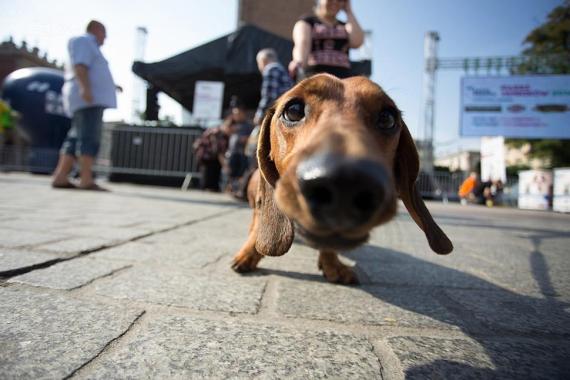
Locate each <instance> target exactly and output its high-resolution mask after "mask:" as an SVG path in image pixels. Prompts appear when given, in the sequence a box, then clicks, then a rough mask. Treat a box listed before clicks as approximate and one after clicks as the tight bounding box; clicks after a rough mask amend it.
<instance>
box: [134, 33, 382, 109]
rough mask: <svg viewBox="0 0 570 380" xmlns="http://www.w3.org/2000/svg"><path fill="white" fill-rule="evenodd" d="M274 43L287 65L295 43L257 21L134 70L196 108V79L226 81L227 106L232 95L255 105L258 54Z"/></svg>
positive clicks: (358, 68) (364, 67)
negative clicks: (258, 24) (259, 26)
mask: <svg viewBox="0 0 570 380" xmlns="http://www.w3.org/2000/svg"><path fill="white" fill-rule="evenodd" d="M268 47H271V48H273V49H275V51H276V52H277V54H278V55H279V60H280V61H281V63H282V64H283V65H284V66H285V67H287V65H288V64H289V62H290V61H291V50H292V48H293V43H292V42H291V41H290V40H288V39H285V38H283V37H280V36H278V35H276V34H273V33H270V32H267V31H265V30H263V29H260V28H258V27H256V26H253V25H244V26H242V27H241V28H239V29H238V30H236V31H235V32H233V33H231V34H228V35H225V36H223V37H220V38H218V39H215V40H213V41H210V42H208V43H206V44H204V45H201V46H198V47H196V48H194V49H191V50H188V51H186V52H184V53H181V54H178V55H175V56H173V57H171V58H168V59H165V60H163V61H160V62H155V63H143V62H135V63H134V64H133V72H134V73H135V74H137V75H138V76H140V77H141V78H143V79H145V80H146V81H147V82H149V84H150V85H152V86H153V87H155V88H156V89H157V90H159V91H162V92H164V93H166V94H167V95H169V96H170V97H172V98H173V99H175V100H176V101H178V102H179V103H180V104H181V105H182V106H184V108H186V109H188V110H190V111H192V105H193V102H194V86H195V83H196V81H199V80H205V81H222V82H224V85H225V88H224V109H225V108H226V107H227V106H228V104H229V101H230V98H231V96H232V95H237V96H238V97H239V98H240V100H241V101H242V102H243V103H244V104H245V105H246V107H247V108H250V109H255V108H256V107H257V103H258V102H259V98H260V88H261V75H260V73H259V70H258V68H257V63H256V61H255V56H256V55H257V52H258V51H259V50H261V49H264V48H268ZM370 68H371V63H370V61H362V62H353V71H355V72H358V73H361V74H363V75H370Z"/></svg>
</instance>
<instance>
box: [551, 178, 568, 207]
mask: <svg viewBox="0 0 570 380" xmlns="http://www.w3.org/2000/svg"><path fill="white" fill-rule="evenodd" d="M552 209H553V210H554V211H558V212H570V168H560V169H554V200H553V201H552Z"/></svg>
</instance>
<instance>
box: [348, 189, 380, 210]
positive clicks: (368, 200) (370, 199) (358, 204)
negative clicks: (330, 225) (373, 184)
mask: <svg viewBox="0 0 570 380" xmlns="http://www.w3.org/2000/svg"><path fill="white" fill-rule="evenodd" d="M352 205H353V206H354V207H355V208H356V209H357V210H359V211H361V212H368V211H370V210H371V209H374V208H375V207H376V206H377V205H378V197H376V196H375V195H374V194H373V193H372V192H371V191H361V192H359V193H357V194H356V195H355V196H354V198H353V199H352Z"/></svg>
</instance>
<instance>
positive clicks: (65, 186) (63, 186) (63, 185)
mask: <svg viewBox="0 0 570 380" xmlns="http://www.w3.org/2000/svg"><path fill="white" fill-rule="evenodd" d="M51 187H52V188H54V189H77V186H76V185H74V184H72V183H71V182H63V183H55V182H52V184H51Z"/></svg>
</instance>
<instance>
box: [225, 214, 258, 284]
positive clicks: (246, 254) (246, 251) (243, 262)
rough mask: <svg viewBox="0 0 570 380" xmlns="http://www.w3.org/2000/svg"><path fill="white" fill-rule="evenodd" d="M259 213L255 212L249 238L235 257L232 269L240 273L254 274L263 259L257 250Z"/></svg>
mask: <svg viewBox="0 0 570 380" xmlns="http://www.w3.org/2000/svg"><path fill="white" fill-rule="evenodd" d="M258 214H259V212H258V210H257V209H255V210H254V213H253V219H252V221H251V225H250V227H249V236H248V237H247V240H246V242H245V243H244V244H243V246H242V247H241V249H240V250H239V251H238V253H236V255H235V256H234V260H233V262H232V269H233V270H235V271H236V272H238V273H247V272H252V271H254V270H255V269H256V268H257V264H258V263H259V261H260V260H261V259H262V258H263V255H260V254H259V253H258V252H257V250H256V249H255V241H256V240H257V233H258V228H259V216H258Z"/></svg>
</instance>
